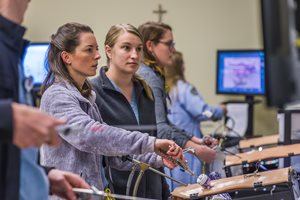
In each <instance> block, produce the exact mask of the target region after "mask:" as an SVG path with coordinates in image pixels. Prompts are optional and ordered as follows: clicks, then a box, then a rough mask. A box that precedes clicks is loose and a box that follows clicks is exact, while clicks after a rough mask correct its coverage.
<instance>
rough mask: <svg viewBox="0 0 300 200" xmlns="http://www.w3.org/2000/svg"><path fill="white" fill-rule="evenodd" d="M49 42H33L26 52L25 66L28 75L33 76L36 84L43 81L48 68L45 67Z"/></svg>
mask: <svg viewBox="0 0 300 200" xmlns="http://www.w3.org/2000/svg"><path fill="white" fill-rule="evenodd" d="M48 46H49V43H32V44H30V45H29V46H28V47H27V48H26V50H25V54H24V58H23V67H24V74H25V76H26V77H29V76H32V78H33V82H34V84H35V85H40V84H42V83H43V81H44V79H45V77H46V75H47V70H46V67H45V57H46V53H47V50H48Z"/></svg>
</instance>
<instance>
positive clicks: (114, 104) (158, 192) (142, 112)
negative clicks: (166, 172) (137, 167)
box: [91, 67, 169, 199]
mask: <svg viewBox="0 0 300 200" xmlns="http://www.w3.org/2000/svg"><path fill="white" fill-rule="evenodd" d="M91 83H92V85H93V87H94V90H95V92H96V95H97V98H96V104H97V105H98V108H99V110H100V113H101V116H102V118H103V120H104V122H106V123H107V124H109V125H115V126H122V125H133V126H138V122H137V120H136V118H135V115H134V112H133V110H132V108H131V106H130V103H129V102H128V101H127V99H126V97H125V96H124V95H123V94H122V93H120V92H118V91H116V90H115V88H114V86H113V85H112V83H111V82H110V80H109V79H108V77H107V76H106V74H105V67H102V68H101V70H100V75H99V76H97V77H96V78H94V79H93V80H92V81H91ZM134 90H135V94H136V96H137V104H138V111H139V122H140V125H153V126H156V119H155V108H154V106H155V105H154V101H152V100H150V99H149V98H147V96H146V92H145V90H144V88H143V87H142V85H141V84H140V83H139V82H138V81H135V82H134ZM129 130H130V129H129ZM134 130H137V129H134ZM143 132H147V133H149V135H152V136H155V137H156V136H157V133H156V130H143ZM160 170H163V169H160ZM111 171H112V181H113V187H114V192H115V193H116V194H125V193H126V183H127V179H128V176H129V173H130V172H129V171H118V170H115V169H111ZM134 183H135V179H134V180H133V184H132V186H131V193H130V194H132V189H133V185H134ZM137 195H138V196H139V197H146V198H155V199H167V197H168V196H169V189H168V185H167V183H166V181H165V178H163V177H161V176H159V175H157V174H155V173H154V172H152V171H149V170H148V171H146V173H145V174H144V176H143V178H142V180H141V183H140V186H139V190H138V194H137Z"/></svg>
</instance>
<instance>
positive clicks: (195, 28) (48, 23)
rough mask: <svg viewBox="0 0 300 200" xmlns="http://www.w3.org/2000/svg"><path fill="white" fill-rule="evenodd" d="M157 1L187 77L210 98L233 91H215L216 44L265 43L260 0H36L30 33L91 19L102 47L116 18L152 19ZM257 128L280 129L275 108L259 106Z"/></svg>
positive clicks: (38, 36)
mask: <svg viewBox="0 0 300 200" xmlns="http://www.w3.org/2000/svg"><path fill="white" fill-rule="evenodd" d="M158 4H161V5H162V6H163V9H166V10H167V14H165V15H164V16H163V22H166V23H168V24H170V25H171V26H172V27H173V30H174V31H173V33H174V37H175V42H176V48H177V50H179V51H181V52H183V53H184V58H185V63H186V68H187V71H186V76H187V79H188V80H189V81H190V82H191V83H193V84H194V85H195V86H196V87H197V88H198V89H199V91H201V94H202V95H203V96H204V97H205V99H206V101H207V102H209V103H210V104H217V103H219V102H221V101H223V100H227V99H231V98H232V97H231V96H220V95H218V96H217V95H215V66H216V50H217V49H241V48H242V49H251V48H262V42H261V28H260V7H259V0H243V1H241V0H185V1H184V0H85V1H79V0H35V1H31V2H30V5H29V9H28V12H27V14H26V18H25V22H24V25H25V26H26V27H28V31H27V33H26V37H27V38H28V39H30V40H32V41H35V42H43V41H48V40H49V36H50V34H52V33H54V32H55V31H56V29H57V28H58V26H60V25H62V24H63V23H66V22H71V21H74V22H80V23H84V24H88V25H90V26H91V27H92V28H93V29H94V31H95V34H96V37H97V39H98V43H99V46H100V53H101V55H102V61H101V63H102V64H104V63H105V55H104V52H103V48H101V46H102V45H103V41H104V37H105V34H106V32H107V31H108V29H109V27H110V26H111V25H113V24H117V23H131V24H133V25H135V26H138V25H139V24H141V23H143V22H145V21H149V20H153V21H157V19H158V17H157V15H155V14H153V10H156V9H157V8H158ZM255 123H256V124H255V130H256V134H269V133H275V132H276V130H277V125H276V119H275V112H274V111H269V110H268V109H266V108H265V106H264V105H263V104H260V105H258V106H256V107H255Z"/></svg>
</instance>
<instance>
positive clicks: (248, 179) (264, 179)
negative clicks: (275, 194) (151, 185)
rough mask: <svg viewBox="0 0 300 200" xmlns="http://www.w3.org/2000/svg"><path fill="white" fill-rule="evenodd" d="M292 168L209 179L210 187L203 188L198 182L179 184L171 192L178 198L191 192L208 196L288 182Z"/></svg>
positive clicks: (185, 197)
mask: <svg viewBox="0 0 300 200" xmlns="http://www.w3.org/2000/svg"><path fill="white" fill-rule="evenodd" d="M291 171H292V168H290V167H287V168H282V169H276V170H270V171H265V172H258V173H257V174H248V175H240V176H233V177H228V178H222V179H218V180H213V181H211V186H212V187H211V188H209V189H204V188H203V187H202V186H201V185H199V184H189V185H187V186H180V187H177V188H175V190H174V191H173V192H171V194H172V196H173V197H177V198H180V199H189V198H190V195H191V194H195V193H198V197H203V196H210V195H214V194H219V193H224V192H232V191H238V190H242V189H251V188H254V184H257V183H258V184H261V186H268V185H274V184H278V183H288V182H289V177H290V174H291Z"/></svg>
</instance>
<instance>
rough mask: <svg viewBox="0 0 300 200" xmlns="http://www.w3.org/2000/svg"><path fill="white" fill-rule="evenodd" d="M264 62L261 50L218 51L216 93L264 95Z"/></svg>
mask: <svg viewBox="0 0 300 200" xmlns="http://www.w3.org/2000/svg"><path fill="white" fill-rule="evenodd" d="M264 61H265V57H264V51H262V50H218V51H217V70H216V71H217V78H216V81H217V84H216V93H217V94H237V95H249V96H252V95H264V94H265V62H264Z"/></svg>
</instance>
